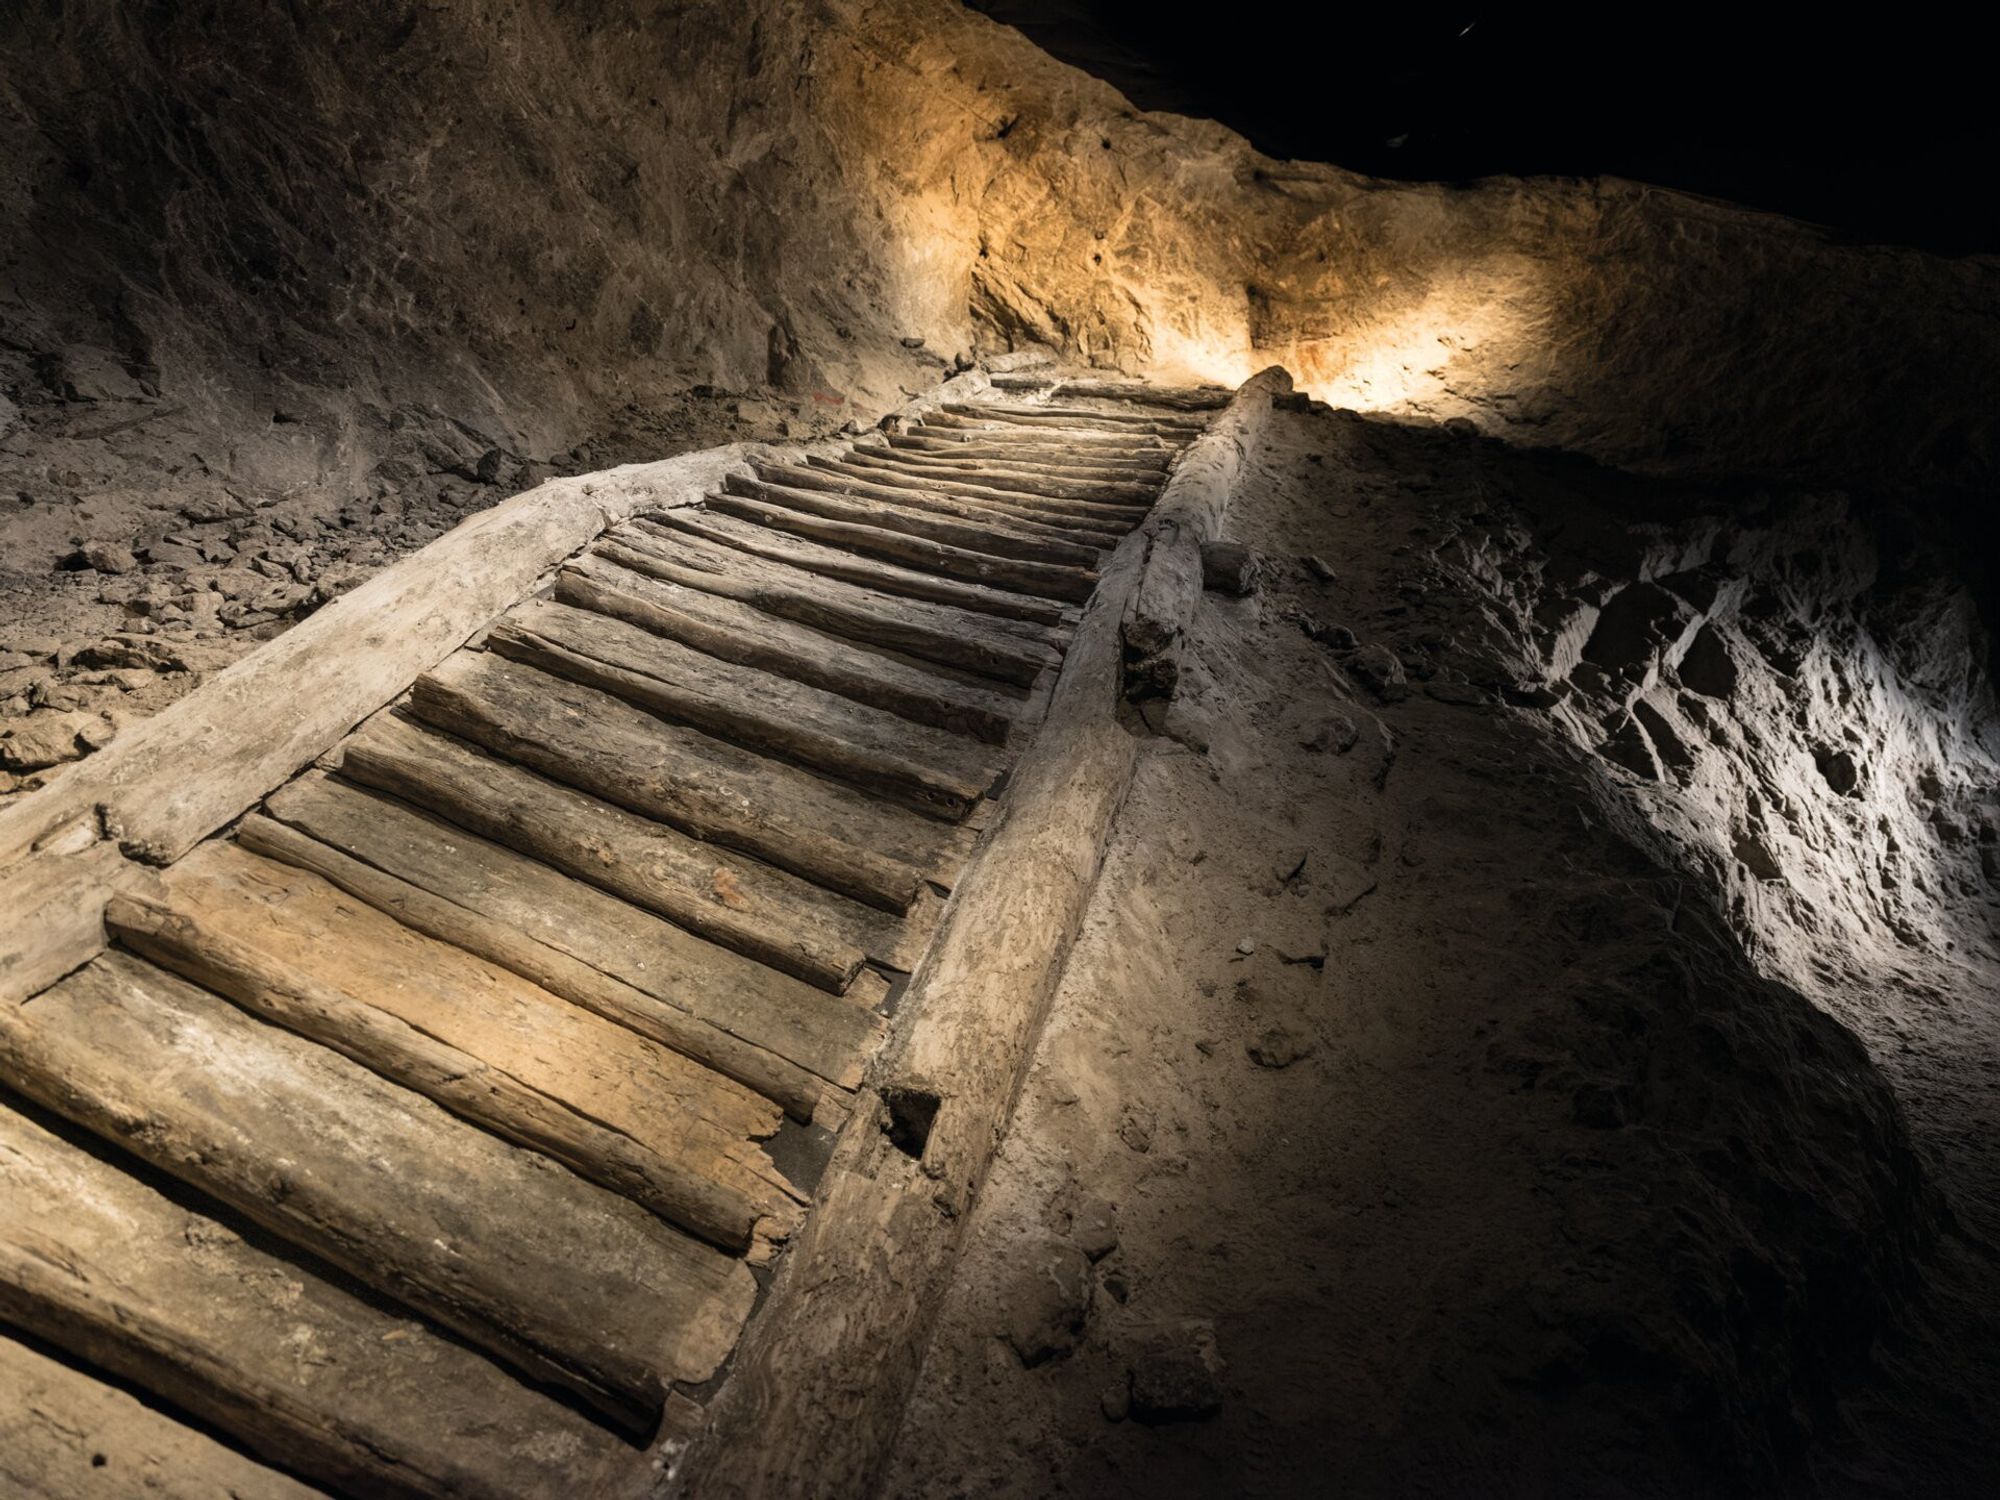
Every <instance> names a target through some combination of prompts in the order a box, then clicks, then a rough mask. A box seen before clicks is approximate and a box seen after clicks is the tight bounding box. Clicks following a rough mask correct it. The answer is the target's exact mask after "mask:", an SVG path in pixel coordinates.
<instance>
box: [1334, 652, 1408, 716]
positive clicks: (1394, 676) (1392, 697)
mask: <svg viewBox="0 0 2000 1500" xmlns="http://www.w3.org/2000/svg"><path fill="white" fill-rule="evenodd" d="M1347 670H1348V671H1350V672H1352V673H1353V674H1354V676H1355V678H1356V679H1357V680H1358V681H1359V682H1360V683H1361V685H1362V686H1363V687H1365V688H1367V689H1368V691H1369V692H1371V693H1373V694H1374V695H1375V696H1376V697H1377V698H1380V699H1381V700H1382V701H1383V702H1384V703H1397V702H1400V701H1401V700H1402V699H1404V698H1407V697H1409V696H1410V680H1409V675H1408V673H1406V672H1405V671H1404V670H1403V664H1402V662H1401V661H1399V660H1398V659H1397V657H1396V653H1395V652H1393V651H1391V650H1390V649H1389V648H1388V647H1387V646H1383V645H1374V646H1363V647H1362V648H1361V649H1360V650H1358V651H1356V652H1355V653H1354V654H1353V655H1352V656H1350V657H1348V659H1347Z"/></svg>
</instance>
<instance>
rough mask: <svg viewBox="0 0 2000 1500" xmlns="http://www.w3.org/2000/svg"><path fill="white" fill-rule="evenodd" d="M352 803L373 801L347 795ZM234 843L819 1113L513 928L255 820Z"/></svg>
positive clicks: (691, 1025)
mask: <svg viewBox="0 0 2000 1500" xmlns="http://www.w3.org/2000/svg"><path fill="white" fill-rule="evenodd" d="M312 775H314V776H317V775H318V773H316V772H315V773H312ZM281 795H282V794H281ZM354 795H355V796H371V795H373V794H371V793H367V792H363V791H360V790H359V789H355V791H354ZM236 841H237V842H238V843H239V844H241V845H242V846H243V847H244V848H245V849H248V850H249V851H250V852H251V853H252V854H259V855H262V856H263V857H264V858H266V859H271V860H276V861H278V862H280V863H282V864H288V865H293V866H296V867H297V868H299V869H301V870H309V871H311V872H312V873H313V874H315V875H317V876H319V877H320V878H321V879H322V880H325V881H327V882H329V883H330V884H333V885H336V886H339V887H340V889H341V890H343V891H345V892H347V894H348V895H350V896H352V897H354V898H355V899H356V900H357V901H365V902H367V903H368V904H369V905H370V906H372V907H374V908H375V909H376V910H377V911H380V912H384V913H387V914H388V915H389V916H391V917H394V918H395V919H396V920H397V921H398V922H401V923H402V924H403V925H404V926H406V927H412V928H415V929H416V930H417V931H418V932H421V933H423V934H425V935H426V936H427V937H433V938H436V939H437V940H438V941H440V942H444V943H450V944H452V945H454V946H455V947H459V948H463V949H464V950H465V951H466V952H467V953H471V954H475V955H477V956H478V957H480V958H483V959H486V960H487V961H489V962H491V963H496V964H499V965H500V966H501V967H503V968H506V969H509V970H511V971H513V972H514V973H516V974H519V975H520V976H521V977H522V978H524V979H530V980H533V981H534V982H535V983H536V984H538V985H540V986H541V987H542V988H543V989H545V990H547V991H549V993H550V994H553V995H560V996H562V997H563V998H564V999H565V1000H568V1001H571V1002H573V1003H574V1004H577V1005H581V1006H583V1007H584V1008H585V1009H586V1010H590V1011H594V1012H595V1013H596V1014H598V1015H600V1016H603V1017H604V1018H605V1019H606V1020H609V1021H615V1022H617V1023H618V1024H619V1025H621V1026H627V1027H630V1028H631V1029H632V1030H633V1031H636V1032H637V1033H638V1034H639V1035H641V1036H645V1037H651V1038H652V1039H653V1040H654V1041H656V1042H658V1043H660V1045H662V1046H664V1047H671V1048H672V1049H673V1050H674V1051H676V1052H679V1053H681V1054H683V1055H684V1056H687V1057H691V1058H694V1059H695V1060H696V1061H697V1062H701V1063H705V1064H707V1065H708V1066H709V1067H711V1068H713V1069H715V1070H716V1071H717V1072H718V1073H721V1074H723V1075H724V1076H725V1077H729V1078H733V1079H735V1080H736V1081H737V1082H738V1083H741V1084H743V1085H744V1086H745V1087H746V1088H751V1089H754V1090H756V1091H757V1092H758V1093H760V1094H762V1095H763V1096H764V1097H765V1098H767V1099H770V1100H772V1101H774V1102H775V1103H777V1104H779V1105H781V1106H782V1107H783V1108H784V1109H785V1111H786V1113H788V1114H790V1115H791V1116H793V1117H794V1118H795V1119H798V1120H810V1119H811V1118H812V1116H813V1112H814V1111H815V1110H817V1109H818V1108H819V1102H820V1098H821V1095H822V1094H823V1093H824V1092H825V1085H824V1083H823V1081H822V1080H821V1079H820V1078H818V1077H817V1076H815V1075H814V1074H812V1073H811V1072H808V1071H807V1070H806V1069H804V1068H802V1067H800V1066H798V1065H797V1064H796V1063H792V1062H788V1061H786V1060H785V1059H784V1058H781V1057H779V1056H777V1055H776V1054H774V1053H771V1052H767V1051H765V1050H764V1049H763V1048H761V1047H756V1046H752V1045H751V1044H749V1043H747V1042H745V1041H743V1040H742V1039H741V1038H739V1037H734V1036H731V1035H730V1034H729V1033H727V1032H725V1031H722V1030H720V1029H718V1028H717V1027H714V1026H711V1025H709V1024H707V1023H706V1022H703V1021H700V1020H697V1019H696V1018H695V1017H693V1016H690V1015H688V1014H687V1013H686V1012H684V1011H681V1010H678V1009H676V1008H675V1007H673V1006H671V1005H667V1004H665V1003H664V1002H662V1001H660V1000H658V999H655V998H654V997H653V996H652V995H649V994H647V993H645V992H644V991H643V990H639V989H635V988H634V987H633V986H631V985H629V984H626V983H624V982H623V981H622V980H618V979H614V978H612V977H611V976H610V975H608V974H604V973H601V972H600V971H598V970H596V969H594V968H592V967H591V966H590V965H589V964H586V963H583V962H581V961H579V960H577V959H574V958H572V957H570V956H569V955H568V954H567V953H563V952H560V951H559V950H557V949H555V948H552V947H550V946H549V945H548V944H546V943H542V942H538V941H537V940H536V939H534V938H532V937H529V936H528V935H527V934H526V933H524V932H521V931H520V930H518V929H517V928H513V927H509V926H507V925H506V924H505V923H502V922H496V921H493V920H492V919H490V918H488V917H484V916H481V915H480V914H479V913H477V912H474V911H469V910H467V909H466V908H465V907H462V906H459V905H458V904H457V903H455V902H452V901H447V900H445V899H444V898H443V897H442V896H435V895H432V894H431V893H430V892H429V891H427V890H424V889H422V888H421V887H419V886H416V885H412V884H411V883H410V882H409V881H407V880H403V879H400V878H399V877H397V876H395V875H391V874H389V873H388V872H387V871H384V870H378V869H376V868H375V867H374V866H373V865H370V864H364V863H363V862H362V861H360V860H358V859H355V858H354V857H353V856H352V855H349V854H347V853H345V852H343V851H342V850H339V849H336V848H334V847H333V846H332V845H331V844H325V843H321V842H320V841H319V840H318V839H316V838H313V837H311V836H310V835H308V834H306V833H303V832H301V831H300V830H298V829H296V828H293V827H291V826H290V825H288V824H285V823H280V822H277V821H275V820H274V819H271V818H267V817H264V816H263V815H261V814H259V813H251V814H250V815H248V816H247V817H245V818H244V819H243V821H242V822H241V823H240V824H238V825H237V830H236ZM550 873H552V874H553V873H554V872H553V871H551V872H550ZM585 889H589V888H588V887H586V888H585ZM591 894H593V895H595V894H597V892H596V891H594V890H593V891H591Z"/></svg>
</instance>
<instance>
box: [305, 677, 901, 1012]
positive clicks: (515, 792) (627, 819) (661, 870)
mask: <svg viewBox="0 0 2000 1500" xmlns="http://www.w3.org/2000/svg"><path fill="white" fill-rule="evenodd" d="M540 664H541V665H546V663H540ZM340 771H341V775H342V776H344V777H345V778H347V779H348V780H350V781H359V782H361V783H362V784H363V785H365V786H372V787H374V788H375V789H376V790H377V791H383V792H388V793H389V794H390V795H392V796H395V797H400V798H402V799H403V800H404V801H406V802H411V803H414V804H415V805H416V806H418V807H421V808H424V809H426V810H427V811H430V812H434V813H436V814H437V815H438V816H439V817H441V818H444V819H445V820H446V821H448V822H451V823H456V824H457V825H458V826H459V827H461V828H463V829H466V830H467V831H468V832H471V833H476V834H479V835H480V836H481V837H483V838H488V839H492V840H494V841H495V842H498V843H502V844H506V845H507V846H508V847H509V848H512V849H518V850H520V851H521V852H522V853H524V854H530V855H533V856H534V857H535V858H537V859H539V860H542V861H543V862H544V863H547V864H550V865H553V866H554V867H555V868H557V869H559V870H561V871H563V872H564V873H566V874H568V875H570V876H572V877H574V878H575V879H577V880H580V881H583V882H585V883H587V884H590V885H595V886H598V887H599V888H601V889H603V890H607V891H610V892H611V893H612V894H614V895H617V896H621V897H623V898H624V899H625V900H627V901H631V902H633V903H635V904H637V905H639V906H643V907H646V908H647V909H648V910H650V911H654V912H657V913H659V914H660V915H661V916H664V917H666V918H667V919H668V920H670V921H672V922H675V923H677V924H679V925H681V926H684V927H686V928H688V930H689V931H691V932H695V933H698V934H700V935H701V936H702V937H705V938H707V939H708V940H709V941H711V942H715V943H720V944H722V945H723V946H724V947H726V948H734V949H735V950H736V951H737V952H739V953H742V954H746V955H747V956H749V957H751V958H754V959H757V960H759V961H760V962H762V963H767V964H770V965H772V966H773V967H774V968H778V969H782V970H783V971H784V972H785V973H787V974H793V975H796V976H798V977H799V978H801V979H804V980H807V981H809V982H811V983H813V984H817V985H819V986H820V987H821V988H822V989H827V990H832V991H840V990H844V989H845V988H846V987H847V985H848V983H849V981H850V980H852V979H853V978H854V975H855V973H856V972H857V971H858V970H859V969H860V967H861V965H862V963H863V962H864V961H865V960H866V959H867V958H868V957H869V955H870V950H871V949H876V948H884V949H886V948H893V947H894V946H895V943H896V933H895V931H894V929H896V928H898V927H899V926H900V925H902V924H900V923H898V922H896V921H895V920H894V919H892V918H890V917H889V916H887V915H886V914H885V913H883V912H879V911H876V910H875V909H874V908H872V907H867V906H863V905H861V904H860V903H859V902H855V901H849V900H848V899H846V898H845V897H843V896H836V895H834V894H833V893H832V892H831V891H827V890H823V889H821V888H820V887H818V886H816V885H813V884H811V883H810V882H808V881H804V880H801V879H799V878H798V877H797V876H796V875H789V874H786V873H785V872H784V871H782V870H777V869H773V868H772V867H771V866H769V865H766V864H763V863H762V862H760V861H757V860H752V859H748V858H745V857H744V856H742V855H738V854H732V853H730V852H729V851H727V850H723V849H718V848H716V847H715V846H714V845H712V844H704V843H702V842H701V841H700V840H698V839H691V838H689V837H688V836H687V835H686V834H684V833H682V832H680V831H679V830H678V829H674V828H669V827H667V826H666V825H665V824H662V823H656V822H654V821H653V820H652V819H650V818H642V817H640V816H639V815H638V814H636V813H631V812H627V811H626V810H625V809H624V808H622V807H617V806H614V805H613V804H611V803H609V802H605V801H603V800H602V799H601V798H597V797H592V796H590V795H588V794H587V793H584V792H579V791H576V790H574V789H572V788H570V787H566V786H562V785H559V784H558V783H556V782H553V781H550V780H549V779H548V778H546V777H544V776H540V775H538V774H536V773H535V772H532V771H529V770H527V769H525V768H523V767H520V766H516V765H514V764H512V763H510V762H508V761H503V760H499V759H497V758H495V757H493V756H491V755H488V754H487V753H486V752H484V751H482V750H477V749H475V748H473V747H472V746H470V745H467V744H465V743H463V742H462V741H459V740H456V739H452V738H450V737H448V736H445V735H440V734H437V733H435V732H434V731H431V730H428V729H424V728H420V727H419V726H417V725H415V724H412V723H409V722H406V721H402V720H399V719H397V718H396V717H395V716H394V715H391V714H378V715H376V716H375V717H374V718H373V719H371V720H369V721H368V723H366V724H364V725H363V726H362V727H361V728H360V729H358V730H356V731H355V733H354V734H353V735H352V736H350V737H349V738H348V739H347V740H346V741H344V742H343V744H342V745H341V747H340Z"/></svg>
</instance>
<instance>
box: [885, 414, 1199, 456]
mask: <svg viewBox="0 0 2000 1500" xmlns="http://www.w3.org/2000/svg"><path fill="white" fill-rule="evenodd" d="M910 430H911V431H912V432H915V433H917V434H919V435H922V436H931V435H943V436H950V435H952V434H954V433H961V434H964V435H965V436H966V438H967V439H968V440H969V441H976V442H980V443H986V444H1007V445H1010V446H1013V447H1017V448H1035V449H1043V450H1047V449H1054V450H1057V451H1068V452H1071V453H1075V454H1081V455H1088V456H1090V457H1093V458H1094V457H1097V456H1098V455H1100V454H1102V455H1113V456H1120V457H1128V458H1147V459H1151V460H1152V461H1153V462H1156V463H1165V462H1166V461H1167V460H1169V459H1171V458H1172V456H1173V450H1174V447H1175V444H1174V443H1171V442H1169V441H1168V440H1167V439H1166V438H1164V437H1162V436H1160V435H1159V434H1157V433H1150V432H1136V431H1134V432H1111V431H1107V430H1105V429H1102V428H1087V427H1072V426H1067V425H1061V426H1041V425H1023V424H1021V423H1018V422H1012V421H1000V420H996V419H989V418H985V417H968V416H962V415H959V414H958V413H955V412H934V413H932V414H930V415H927V416H926V417H925V418H924V419H923V421H921V422H919V423H917V424H916V425H915V426H914V427H912V428H911V429H910ZM1174 437H1175V438H1176V439H1179V438H1180V437H1181V434H1180V433H1178V432H1177V433H1175V434H1174Z"/></svg>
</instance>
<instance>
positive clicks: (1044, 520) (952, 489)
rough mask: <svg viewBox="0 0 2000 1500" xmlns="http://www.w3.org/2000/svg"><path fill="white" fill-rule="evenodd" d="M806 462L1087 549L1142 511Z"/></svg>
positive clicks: (1111, 538) (817, 459)
mask: <svg viewBox="0 0 2000 1500" xmlns="http://www.w3.org/2000/svg"><path fill="white" fill-rule="evenodd" d="M807 462H808V463H809V465H810V466H811V468H812V469H813V470H814V471H817V472H823V473H824V474H826V475H828V476H830V482H832V483H839V482H841V481H849V482H852V483H853V484H861V485H866V486H868V487H869V489H870V490H882V491H886V492H888V493H891V494H897V495H900V496H902V497H903V498H902V499H901V500H899V501H898V502H897V503H898V504H900V505H918V506H922V507H924V508H925V509H928V510H933V511H935V512H936V513H937V514H939V515H948V516H958V517H961V518H962V519H965V520H969V521H974V522H985V521H988V520H992V521H997V522H999V523H1001V524H1003V525H1005V526H1007V527H1009V528H1010V529H1012V530H1015V531H1025V532H1027V533H1028V534H1030V535H1032V536H1040V537H1047V538H1052V539H1054V540H1057V541H1068V542H1075V543H1078V544H1080V545H1083V546H1086V547H1088V548H1089V549H1090V550H1092V551H1103V550H1108V549H1109V548H1111V547H1115V546H1117V545H1118V539H1119V538H1120V537H1122V536H1123V535H1124V534H1125V533H1126V532H1127V531H1130V530H1131V529H1132V523H1133V522H1135V521H1136V520H1137V519H1138V518H1139V517H1140V516H1141V515H1143V514H1144V513H1145V510H1144V507H1143V506H1141V507H1133V506H1114V507H1109V508H1104V509H1097V508H1095V507H1092V508H1086V506H1085V504H1084V503H1083V502H1081V501H1064V500H1053V499H1050V498H1048V497H1046V496H1040V495H1009V494H1007V493H1006V492H1005V491H1002V490H982V489H981V488H980V487H979V486H977V485H968V484H959V483H956V482H955V481H952V480H949V479H940V478H938V477H937V476H936V475H925V474H912V473H910V472H908V471H907V470H904V469H901V468H897V467H895V466H894V465H890V466H887V467H879V466H878V467H870V466H869V465H867V464H865V463H855V462H851V461H850V460H849V459H848V458H844V457H843V458H829V457H827V456H826V455H824V454H814V455H813V456H812V457H811V458H810V459H809V460H808V461H807ZM1027 502H1037V503H1027ZM1093 510H1095V513H1094V514H1093Z"/></svg>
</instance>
